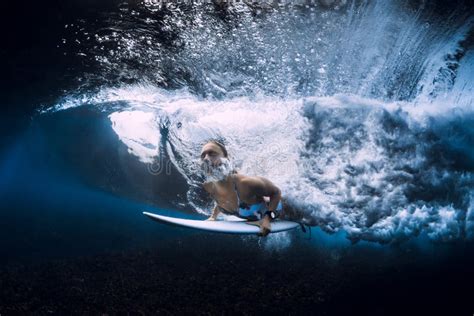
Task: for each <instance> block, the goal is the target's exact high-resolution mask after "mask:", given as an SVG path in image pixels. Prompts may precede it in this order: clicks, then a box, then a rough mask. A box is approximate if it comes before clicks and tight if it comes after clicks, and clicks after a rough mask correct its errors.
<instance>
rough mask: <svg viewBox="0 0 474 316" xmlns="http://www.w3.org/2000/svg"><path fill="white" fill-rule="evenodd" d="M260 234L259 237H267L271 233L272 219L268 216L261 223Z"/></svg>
mask: <svg viewBox="0 0 474 316" xmlns="http://www.w3.org/2000/svg"><path fill="white" fill-rule="evenodd" d="M259 226H260V233H259V234H258V236H262V237H265V236H267V235H268V234H270V232H271V224H270V217H269V216H268V215H267V216H265V217H264V218H263V219H262V220H261V221H260V225H259Z"/></svg>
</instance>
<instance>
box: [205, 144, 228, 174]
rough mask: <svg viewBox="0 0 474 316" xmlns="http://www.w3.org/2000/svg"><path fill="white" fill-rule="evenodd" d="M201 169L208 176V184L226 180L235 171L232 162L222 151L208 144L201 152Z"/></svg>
mask: <svg viewBox="0 0 474 316" xmlns="http://www.w3.org/2000/svg"><path fill="white" fill-rule="evenodd" d="M200 158H201V169H202V171H203V172H204V174H205V176H206V182H212V181H221V180H224V179H225V178H226V177H227V176H228V175H229V174H230V173H231V172H232V170H233V167H232V163H231V161H230V160H229V159H228V158H227V157H225V155H224V152H223V151H222V149H221V148H220V147H219V146H218V145H216V144H214V143H207V144H205V145H204V146H203V147H202V150H201V157H200Z"/></svg>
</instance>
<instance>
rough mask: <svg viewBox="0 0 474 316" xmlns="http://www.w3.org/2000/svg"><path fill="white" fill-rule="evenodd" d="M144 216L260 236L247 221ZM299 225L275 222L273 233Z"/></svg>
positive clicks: (217, 230)
mask: <svg viewBox="0 0 474 316" xmlns="http://www.w3.org/2000/svg"><path fill="white" fill-rule="evenodd" d="M143 214H144V215H146V216H148V217H149V218H151V219H153V220H155V221H158V222H161V223H165V224H171V225H177V226H183V227H189V228H195V229H202V230H207V231H211V232H218V233H228V234H258V233H259V232H260V227H258V226H255V225H251V224H248V222H247V221H245V220H232V221H218V220H216V221H205V220H192V219H183V218H177V217H169V216H163V215H158V214H153V213H149V212H143ZM298 226H299V224H298V223H296V222H291V221H284V220H275V221H272V222H271V233H278V232H282V231H285V230H290V229H294V228H296V227H298Z"/></svg>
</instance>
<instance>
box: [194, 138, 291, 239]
mask: <svg viewBox="0 0 474 316" xmlns="http://www.w3.org/2000/svg"><path fill="white" fill-rule="evenodd" d="M200 158H201V168H202V169H203V171H204V173H205V176H206V181H205V182H204V184H203V186H204V189H205V190H206V191H207V192H208V193H209V194H210V195H211V196H212V197H213V198H214V200H215V202H216V205H215V206H214V208H213V210H212V214H211V216H210V217H209V218H208V219H207V220H210V221H214V220H216V218H217V215H218V214H219V213H220V212H222V213H224V214H228V215H234V216H238V217H241V218H245V219H247V220H249V221H250V222H249V224H253V225H258V226H259V227H260V234H259V235H260V236H266V235H268V234H269V233H270V231H271V221H272V220H273V219H275V218H277V217H278V216H279V213H281V211H282V210H283V205H282V201H281V191H280V189H279V188H278V187H277V186H276V185H274V184H273V183H272V182H271V181H270V180H268V179H266V178H264V177H258V176H256V177H251V176H245V175H243V174H239V173H238V172H237V171H236V170H235V169H234V168H233V167H232V163H231V161H230V160H229V157H228V153H227V149H226V148H225V146H224V145H223V144H222V143H220V142H219V141H215V140H211V141H209V142H207V143H206V144H204V146H203V147H202V149H201V157H200Z"/></svg>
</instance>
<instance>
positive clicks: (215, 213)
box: [206, 203, 220, 221]
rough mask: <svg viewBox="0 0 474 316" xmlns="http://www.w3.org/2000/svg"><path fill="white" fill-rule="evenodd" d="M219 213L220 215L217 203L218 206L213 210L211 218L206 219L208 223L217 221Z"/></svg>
mask: <svg viewBox="0 0 474 316" xmlns="http://www.w3.org/2000/svg"><path fill="white" fill-rule="evenodd" d="M219 213H220V211H219V207H217V203H216V205H214V208H213V209H212V214H211V216H210V217H209V218H208V219H206V221H215V220H216V218H217V215H219Z"/></svg>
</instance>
